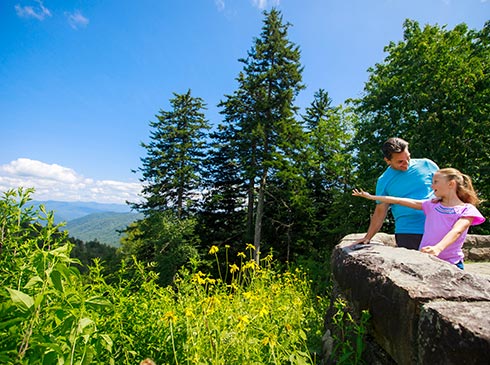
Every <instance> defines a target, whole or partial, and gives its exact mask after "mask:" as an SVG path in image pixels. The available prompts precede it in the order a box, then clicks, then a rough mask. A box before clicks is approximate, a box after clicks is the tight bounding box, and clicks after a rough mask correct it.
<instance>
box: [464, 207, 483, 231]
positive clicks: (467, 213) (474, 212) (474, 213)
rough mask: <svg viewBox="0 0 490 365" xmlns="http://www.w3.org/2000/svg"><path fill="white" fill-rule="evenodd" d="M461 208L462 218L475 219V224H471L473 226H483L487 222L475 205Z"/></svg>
mask: <svg viewBox="0 0 490 365" xmlns="http://www.w3.org/2000/svg"><path fill="white" fill-rule="evenodd" d="M459 207H460V209H461V216H462V217H472V218H473V223H472V224H471V225H472V226H476V225H478V224H482V223H483V222H485V217H484V216H483V215H482V214H481V213H480V211H479V210H478V208H477V207H475V206H474V205H473V204H470V203H465V204H464V205H462V206H459Z"/></svg>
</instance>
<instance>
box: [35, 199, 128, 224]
mask: <svg viewBox="0 0 490 365" xmlns="http://www.w3.org/2000/svg"><path fill="white" fill-rule="evenodd" d="M41 204H43V205H44V206H45V207H46V210H47V211H48V212H49V211H54V219H55V222H56V223H60V222H69V221H71V220H73V219H77V218H81V217H84V216H87V215H89V214H94V213H103V212H113V213H130V212H131V208H130V207H129V206H128V205H125V204H102V203H95V202H62V201H56V200H47V201H30V202H28V203H27V204H26V205H27V206H32V205H33V206H36V207H38V206H39V205H41Z"/></svg>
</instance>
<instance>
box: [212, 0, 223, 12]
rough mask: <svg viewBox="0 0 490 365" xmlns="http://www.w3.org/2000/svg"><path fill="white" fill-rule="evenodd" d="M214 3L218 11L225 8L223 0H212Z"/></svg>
mask: <svg viewBox="0 0 490 365" xmlns="http://www.w3.org/2000/svg"><path fill="white" fill-rule="evenodd" d="M214 3H215V4H216V7H217V8H218V10H219V11H223V10H225V0H214Z"/></svg>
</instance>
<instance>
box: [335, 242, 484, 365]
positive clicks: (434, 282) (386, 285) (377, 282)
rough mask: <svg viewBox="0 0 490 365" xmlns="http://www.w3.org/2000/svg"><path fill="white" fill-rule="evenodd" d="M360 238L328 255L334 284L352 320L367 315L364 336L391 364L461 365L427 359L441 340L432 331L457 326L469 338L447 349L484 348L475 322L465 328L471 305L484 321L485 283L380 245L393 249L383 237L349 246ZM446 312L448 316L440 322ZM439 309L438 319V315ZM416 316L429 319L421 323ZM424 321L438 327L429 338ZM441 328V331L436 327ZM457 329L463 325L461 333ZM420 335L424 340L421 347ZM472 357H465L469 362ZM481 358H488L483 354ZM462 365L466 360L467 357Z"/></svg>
mask: <svg viewBox="0 0 490 365" xmlns="http://www.w3.org/2000/svg"><path fill="white" fill-rule="evenodd" d="M362 236H363V234H352V235H348V236H346V237H344V239H343V240H342V241H341V242H340V243H339V244H338V245H337V246H336V247H335V249H334V251H333V253H332V272H333V277H334V281H335V284H336V286H337V287H338V289H340V291H341V292H342V294H343V295H344V296H345V297H346V298H347V299H348V300H349V302H350V304H351V305H352V307H353V308H354V311H356V312H357V314H358V315H359V314H360V311H361V310H364V309H368V310H369V312H370V313H371V325H372V326H371V327H372V328H371V329H370V332H372V333H370V335H372V336H373V337H374V339H375V340H376V342H377V343H378V344H379V345H380V346H381V347H382V348H383V349H384V350H385V351H386V352H387V353H388V354H389V355H390V356H391V358H392V359H393V360H394V361H395V362H396V363H398V364H437V363H440V364H452V363H461V361H457V360H456V359H455V360H454V361H453V360H451V359H445V360H444V362H437V361H436V362H434V358H433V357H430V356H431V354H433V353H434V351H432V349H433V348H436V349H438V348H439V347H440V346H442V342H443V341H442V340H443V337H444V336H443V335H441V333H442V332H437V331H438V330H439V329H440V330H441V331H442V328H446V327H447V328H452V327H451V326H453V327H454V326H459V328H464V329H465V332H464V333H466V334H471V336H470V335H468V336H460V337H459V340H460V341H459V342H457V343H452V345H451V346H453V347H458V348H465V347H467V348H469V349H472V351H473V350H474V351H477V352H478V351H481V349H484V348H485V346H489V345H490V326H486V327H485V328H483V329H482V331H481V332H478V331H476V330H475V328H476V327H477V325H478V321H476V320H475V319H474V320H472V321H470V322H468V320H469V318H468V313H471V311H469V310H468V308H472V305H474V309H475V310H476V311H477V312H478V311H479V309H480V308H483V309H484V310H483V311H480V312H481V314H482V315H485V316H487V315H488V314H489V312H490V278H489V277H486V276H479V275H473V274H471V273H468V272H465V271H462V270H460V269H458V268H457V267H455V266H454V265H450V264H448V263H446V262H444V261H442V260H440V259H438V258H436V257H433V256H430V255H427V254H424V253H421V252H418V251H415V250H407V249H404V248H398V247H392V246H388V245H385V244H383V243H384V242H387V241H388V244H393V243H394V239H392V236H391V237H390V236H389V235H380V234H378V235H376V236H375V237H374V238H373V240H372V242H373V244H369V245H362V244H361V245H353V242H354V241H355V240H357V239H358V238H360V237H362ZM377 242H379V243H377ZM441 302H444V303H451V304H447V305H446V306H445V307H444V308H442V307H440V304H437V303H441ZM438 306H439V307H438ZM449 308H452V312H451V313H450V314H448V316H447V317H445V313H449V312H448V311H449ZM458 308H459V309H458ZM442 309H444V311H445V312H444V313H440V312H439V310H442ZM421 313H431V315H430V316H426V317H421ZM445 318H446V319H445ZM447 318H449V320H448V319H447ZM429 319H430V321H432V322H430V323H436V324H438V325H439V327H438V326H434V327H433V333H431V334H429V333H428V329H429V328H430V326H429V325H427V326H422V325H423V324H425V323H427V321H428V320H429ZM446 323H447V326H446V327H441V326H442V325H443V324H446ZM463 323H466V324H465V325H464V326H463V327H462V324H463ZM480 323H481V322H480ZM454 328H457V327H454ZM449 332H450V331H449V330H448V333H449ZM422 335H423V336H424V337H427V338H429V340H428V341H425V342H424V341H423V338H422V337H421V336H422ZM441 336H442V337H441ZM469 338H471V339H472V340H471V341H470V340H468V339H469ZM432 339H434V343H433V342H431V340H432ZM437 339H440V340H437ZM436 340H437V341H439V343H437V341H436ZM453 340H454V337H453ZM478 341H481V343H482V344H483V345H481V346H476V347H475V343H480V342H478ZM487 348H488V347H487ZM438 352H439V351H436V352H435V353H438ZM467 355H468V354H467ZM474 355H476V354H472V355H468V356H469V357H470V358H472V357H473V356H474ZM448 356H449V355H448ZM482 356H485V357H486V358H488V356H489V355H488V352H486V353H484V354H482ZM429 358H430V359H431V361H429V360H427V362H426V360H425V359H429ZM465 359H466V361H468V360H469V359H468V357H466V358H465ZM465 363H468V362H465ZM469 363H471V364H473V362H469Z"/></svg>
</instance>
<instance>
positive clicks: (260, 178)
mask: <svg viewBox="0 0 490 365" xmlns="http://www.w3.org/2000/svg"><path fill="white" fill-rule="evenodd" d="M264 14H265V20H264V25H263V28H262V33H261V36H260V38H257V39H255V42H254V46H253V47H252V48H251V49H250V51H249V52H248V56H247V58H245V59H240V62H242V63H243V64H244V67H243V71H242V72H241V73H240V75H239V77H238V78H237V80H238V83H239V88H238V90H237V91H235V93H234V94H233V95H231V96H228V97H227V100H225V101H224V102H222V103H221V104H220V105H221V106H224V107H225V110H224V114H225V116H226V117H225V120H226V121H227V122H228V123H233V124H234V126H235V127H234V130H235V135H234V137H233V139H234V140H235V141H236V142H235V143H236V146H237V151H238V161H239V163H240V166H241V170H242V174H243V177H244V180H245V181H246V182H247V183H246V184H245V186H246V189H247V200H248V212H247V213H248V219H247V222H248V224H247V232H249V235H248V238H249V239H251V238H252V235H253V242H254V246H255V249H256V250H255V254H256V260H258V259H259V253H260V248H261V240H262V223H263V219H264V204H265V203H266V195H267V190H268V179H269V177H270V176H269V175H270V174H273V175H275V176H276V177H279V176H280V174H279V172H280V171H281V170H283V171H285V170H286V169H288V166H291V165H293V164H294V158H293V155H294V154H295V153H296V151H297V149H298V145H299V143H298V141H299V140H300V139H301V138H302V129H301V126H300V125H299V123H298V122H297V121H295V119H294V114H295V112H296V111H297V108H295V106H294V104H293V103H294V99H295V97H296V96H297V94H298V92H299V91H300V90H301V89H303V88H304V86H303V85H302V84H301V80H302V77H301V73H302V66H301V64H300V51H299V48H298V47H297V46H295V45H294V44H293V43H292V42H290V41H289V40H288V38H287V36H288V27H289V24H284V23H283V21H282V16H281V14H280V12H279V11H277V10H275V9H272V10H271V11H270V12H269V13H268V12H265V13H264Z"/></svg>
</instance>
